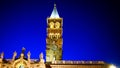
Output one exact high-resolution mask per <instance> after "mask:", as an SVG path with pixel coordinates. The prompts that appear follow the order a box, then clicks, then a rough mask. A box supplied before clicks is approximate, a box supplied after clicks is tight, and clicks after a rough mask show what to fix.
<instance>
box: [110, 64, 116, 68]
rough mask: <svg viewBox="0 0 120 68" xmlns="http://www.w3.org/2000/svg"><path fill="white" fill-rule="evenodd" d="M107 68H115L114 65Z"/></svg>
mask: <svg viewBox="0 0 120 68" xmlns="http://www.w3.org/2000/svg"><path fill="white" fill-rule="evenodd" d="M109 68H117V67H116V66H115V65H113V64H112V65H110V67H109Z"/></svg>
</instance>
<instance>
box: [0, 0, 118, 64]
mask: <svg viewBox="0 0 120 68" xmlns="http://www.w3.org/2000/svg"><path fill="white" fill-rule="evenodd" d="M54 2H55V1H54V0H0V52H2V51H4V53H5V58H11V57H12V54H13V52H14V51H15V50H16V51H17V52H18V56H19V54H20V52H21V48H22V47H25V48H26V53H27V52H28V51H29V50H30V51H31V57H32V58H39V53H40V52H44V54H45V48H46V24H47V23H46V18H47V17H49V16H50V15H51V12H52V10H53V4H54ZM56 4H57V10H58V13H59V15H60V16H61V17H62V18H63V59H64V60H104V61H106V62H109V63H113V64H120V61H119V60H120V53H119V52H120V20H119V19H120V11H119V9H120V7H119V6H120V2H118V1H117V0H114V1H105V0H103V1H102V0H56Z"/></svg>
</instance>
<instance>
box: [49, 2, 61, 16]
mask: <svg viewBox="0 0 120 68" xmlns="http://www.w3.org/2000/svg"><path fill="white" fill-rule="evenodd" d="M50 18H60V17H59V14H58V11H57V8H56V4H54V9H53V11H52V14H51V16H50Z"/></svg>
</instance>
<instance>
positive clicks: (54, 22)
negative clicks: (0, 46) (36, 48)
mask: <svg viewBox="0 0 120 68" xmlns="http://www.w3.org/2000/svg"><path fill="white" fill-rule="evenodd" d="M62 26H63V19H62V18H61V17H60V16H59V14H58V12H57V8H56V5H54V9H53V12H52V14H51V16H50V17H48V18H47V37H46V62H45V60H44V58H43V53H41V54H40V55H39V58H38V59H31V53H30V51H28V53H27V58H26V56H25V55H24V52H25V48H22V52H21V54H20V57H16V56H17V52H16V51H15V52H14V53H13V57H12V59H4V53H3V52H2V53H0V68H116V66H115V65H110V64H107V63H105V62H104V61H83V60H82V61H80V60H79V61H70V60H69V61H66V60H62V45H63V38H62V33H63V28H62ZM68 56H69V55H68ZM79 57H80V56H79Z"/></svg>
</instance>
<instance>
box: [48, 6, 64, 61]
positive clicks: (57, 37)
mask: <svg viewBox="0 0 120 68" xmlns="http://www.w3.org/2000/svg"><path fill="white" fill-rule="evenodd" d="M62 25H63V19H62V18H61V17H59V14H58V12H57V8H56V4H54V8H53V11H52V14H51V16H50V17H48V18H47V37H46V62H52V61H58V60H61V59H62V44H63V39H62V32H63V28H62Z"/></svg>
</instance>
